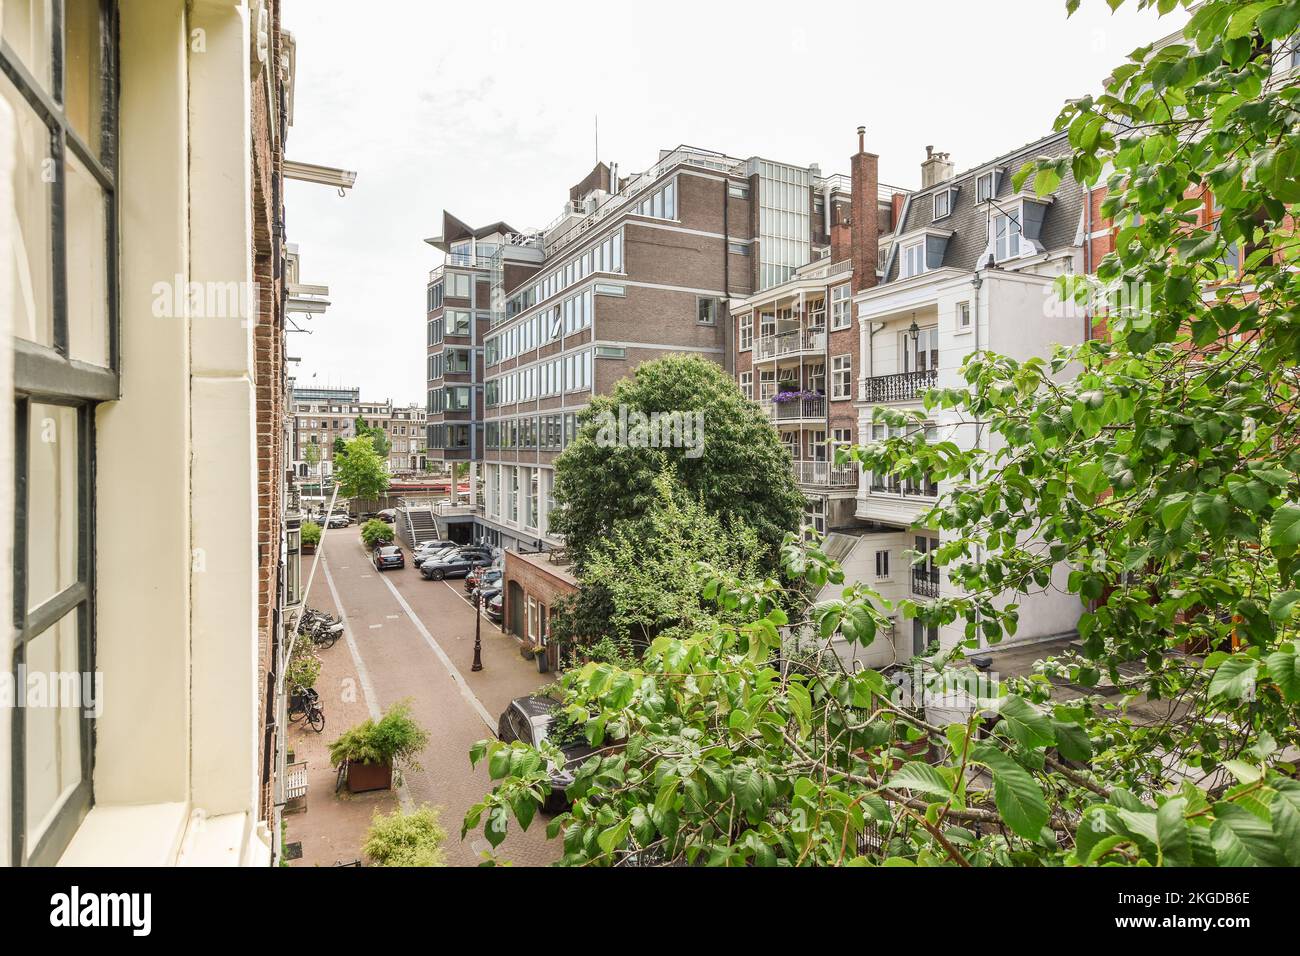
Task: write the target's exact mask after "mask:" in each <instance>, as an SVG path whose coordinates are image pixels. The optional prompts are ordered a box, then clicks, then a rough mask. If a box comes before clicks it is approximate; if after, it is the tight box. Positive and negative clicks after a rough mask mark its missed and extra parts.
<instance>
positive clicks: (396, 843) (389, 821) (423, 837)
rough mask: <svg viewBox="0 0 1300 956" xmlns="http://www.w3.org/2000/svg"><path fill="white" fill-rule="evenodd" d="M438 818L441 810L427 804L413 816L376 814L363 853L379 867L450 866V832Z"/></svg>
mask: <svg viewBox="0 0 1300 956" xmlns="http://www.w3.org/2000/svg"><path fill="white" fill-rule="evenodd" d="M438 817H439V812H438V809H437V808H436V807H431V806H429V805H428V804H427V803H425V804H421V805H420V807H419V809H417V810H412V811H411V812H410V813H403V812H402V811H401V810H394V811H393V812H392V813H390V814H388V815H387V816H384V815H383V814H381V813H376V814H375V815H374V817H373V818H372V819H371V821H370V829H369V831H367V833H366V842H365V843H364V844H363V845H362V847H361V850H362V852H363V853H365V855H366V856H368V857H369V858H370V859H371V861H372V862H374V864H375V865H376V866H446V865H447V864H446V859H445V856H444V854H443V850H442V843H443V841H444V840H445V839H447V831H446V830H444V829H443V828H442V825H441V824H440V823H439V822H438Z"/></svg>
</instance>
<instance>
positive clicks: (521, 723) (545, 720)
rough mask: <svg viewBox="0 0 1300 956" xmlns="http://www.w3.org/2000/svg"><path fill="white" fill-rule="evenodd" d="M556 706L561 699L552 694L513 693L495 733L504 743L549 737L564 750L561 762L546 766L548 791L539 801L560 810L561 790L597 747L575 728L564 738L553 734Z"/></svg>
mask: <svg viewBox="0 0 1300 956" xmlns="http://www.w3.org/2000/svg"><path fill="white" fill-rule="evenodd" d="M559 706H560V702H559V701H557V700H556V699H555V698H554V697H516V698H515V699H514V700H512V701H511V702H510V706H508V707H507V708H506V709H505V712H504V713H503V714H502V715H501V719H500V720H499V721H497V737H498V738H499V739H501V740H503V741H505V742H506V743H512V742H513V741H516V740H518V741H521V742H522V743H525V744H528V745H530V746H532V747H538V746H540V745H541V743H542V741H544V740H547V739H550V740H551V743H553V744H555V745H556V746H557V747H559V748H560V752H561V753H562V754H564V765H563V766H556V765H555V764H553V763H552V764H549V765H548V768H547V769H548V770H550V774H551V792H550V793H549V794H548V795H547V797H546V800H545V802H544V803H543V804H542V810H543V811H545V812H546V813H559V812H560V811H562V810H564V809H565V808H566V807H567V806H568V805H569V798H568V796H566V795H565V792H564V791H565V789H566V788H567V787H568V786H569V785H570V784H572V783H573V779H574V771H575V770H576V769H577V768H578V766H579V765H581V763H582V762H583V761H584V760H586V759H587V758H588V757H590V756H591V755H592V754H593V753H595V752H596V748H595V747H592V746H591V745H590V744H589V743H587V739H586V738H585V737H584V736H583V735H582V732H581V731H580V730H577V729H576V728H575V729H574V730H572V731H570V732H569V733H567V734H565V736H564V738H563V739H555V738H554V736H553V734H554V730H555V711H556V710H557V709H558V708H559Z"/></svg>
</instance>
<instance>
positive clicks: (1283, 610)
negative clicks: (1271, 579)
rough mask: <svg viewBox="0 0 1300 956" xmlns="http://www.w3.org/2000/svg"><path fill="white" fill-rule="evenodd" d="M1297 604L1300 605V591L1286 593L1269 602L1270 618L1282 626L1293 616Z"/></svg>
mask: <svg viewBox="0 0 1300 956" xmlns="http://www.w3.org/2000/svg"><path fill="white" fill-rule="evenodd" d="M1297 604H1300V591H1284V592H1283V593H1281V594H1279V595H1277V596H1276V597H1274V598H1273V600H1271V601H1269V602H1268V616H1269V617H1271V618H1272V619H1273V620H1275V621H1277V622H1278V623H1279V624H1280V623H1282V622H1283V621H1285V620H1287V619H1288V618H1289V617H1290V616H1291V612H1292V611H1294V610H1295V606H1296V605H1297Z"/></svg>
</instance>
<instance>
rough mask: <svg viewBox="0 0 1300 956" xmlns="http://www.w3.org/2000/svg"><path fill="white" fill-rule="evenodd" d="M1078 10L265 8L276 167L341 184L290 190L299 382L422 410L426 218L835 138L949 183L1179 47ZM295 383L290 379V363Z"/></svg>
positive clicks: (1128, 19) (891, 166)
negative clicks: (666, 154)
mask: <svg viewBox="0 0 1300 956" xmlns="http://www.w3.org/2000/svg"><path fill="white" fill-rule="evenodd" d="M1130 6H1135V4H1133V3H1130V4H1128V5H1126V7H1125V8H1123V9H1122V11H1121V12H1120V13H1117V14H1114V15H1112V14H1111V13H1110V12H1109V8H1108V7H1107V5H1106V3H1105V2H1104V0H1084V3H1083V9H1082V10H1080V11H1079V13H1077V14H1075V15H1074V17H1072V18H1070V19H1068V20H1067V19H1066V16H1065V2H1064V0H906V2H904V0H891V2H882V0H857V2H844V3H840V2H834V0H822V2H818V3H815V4H810V5H808V6H806V7H804V6H799V5H793V6H792V5H790V4H784V5H782V7H783V9H782V10H780V11H778V10H777V9H776V8H775V7H776V5H770V7H769V5H768V4H764V3H741V2H728V3H719V2H713V0H693V2H685V3H679V2H673V0H659V2H656V3H638V4H611V3H608V2H602V3H585V2H582V3H580V2H570V0H564V2H551V3H538V2H536V0H532V2H515V0H493V2H490V3H487V2H481V3H472V2H471V3H441V2H434V3H431V2H427V0H384V2H383V3H373V4H370V5H358V4H357V3H356V2H355V0H287V2H286V3H285V5H284V13H283V24H284V27H285V28H286V29H288V30H291V31H292V32H293V33H294V35H295V37H296V39H297V44H298V62H297V81H296V91H295V102H294V125H293V127H292V129H291V130H290V133H289V140H288V149H287V154H288V157H289V158H290V159H295V160H299V161H304V162H310V163H320V164H323V165H327V166H338V167H343V168H345V169H350V170H354V171H356V173H357V181H356V186H355V188H354V189H353V190H352V191H351V192H350V193H349V194H348V195H347V196H346V197H343V198H340V197H339V196H338V194H337V192H336V191H335V190H333V189H331V188H329V187H325V186H313V185H309V184H304V183H296V182H295V183H290V184H289V185H288V189H287V205H288V211H287V223H288V233H289V240H290V241H291V242H295V243H297V244H298V247H299V251H300V253H301V257H302V279H303V281H304V282H309V283H322V284H325V285H328V286H329V287H330V299H331V301H332V303H333V304H332V305H331V307H330V309H329V311H328V312H327V313H326V314H325V315H324V316H322V317H318V318H315V319H313V320H310V321H301V319H300V321H299V324H301V325H302V326H303V327H304V328H307V329H310V330H311V332H312V334H311V335H305V334H296V333H295V334H292V335H291V336H290V339H289V354H290V355H293V356H298V357H300V358H301V359H302V361H301V363H299V364H298V365H297V366H296V369H297V372H296V375H297V378H298V380H299V382H300V383H313V384H317V385H336V386H338V385H348V386H351V385H358V386H360V387H361V391H362V397H363V398H366V399H384V398H391V399H393V400H394V401H395V402H398V403H401V404H405V403H408V402H417V401H418V402H421V403H423V402H424V397H425V377H424V374H425V373H424V368H425V365H424V354H425V329H424V324H425V313H424V288H425V280H426V278H427V276H428V271H429V270H430V269H431V268H433V267H434V266H436V265H437V264H438V263H439V262H440V261H441V254H440V253H439V252H437V251H436V250H435V249H433V248H432V247H431V246H428V245H426V244H425V243H424V239H425V238H426V237H428V236H432V235H435V234H436V233H437V232H438V230H439V228H440V225H441V214H442V210H443V209H444V208H446V209H448V210H449V211H451V212H453V213H454V214H456V215H457V216H459V217H460V218H461V219H463V220H465V221H466V222H469V223H471V224H476V225H478V224H484V223H489V222H495V221H497V220H499V219H504V220H505V221H506V222H509V223H510V224H511V225H513V226H515V227H516V228H519V229H525V228H528V227H532V226H542V225H545V224H546V223H548V222H550V221H551V220H552V219H553V218H554V217H555V216H557V215H558V214H559V212H560V210H561V206H562V204H563V203H564V201H565V200H567V199H568V189H569V187H570V186H571V185H573V184H574V183H576V182H578V181H579V180H580V179H581V178H582V177H583V176H584V175H585V174H586V173H587V172H588V171H589V170H590V169H591V167H592V166H593V165H594V164H595V162H596V159H597V152H596V142H595V135H594V127H595V119H596V117H597V116H599V131H600V139H599V158H600V159H601V160H604V161H606V162H617V163H618V164H619V167H620V171H621V172H622V173H624V174H627V173H631V172H635V171H638V170H641V169H644V168H645V167H647V166H649V165H651V164H652V163H653V162H654V161H655V160H656V159H657V152H658V150H659V149H660V148H665V147H672V146H676V145H678V144H680V143H687V144H690V145H693V146H701V147H706V148H710V149H716V150H719V151H722V152H725V153H728V154H730V155H732V156H737V157H741V158H745V157H749V156H754V155H761V156H765V157H768V158H770V159H774V160H779V161H784V162H790V163H797V164H800V165H807V164H811V163H819V164H820V165H821V167H822V170H823V172H826V173H833V172H839V173H847V172H848V157H849V155H850V154H851V153H852V152H853V151H854V150H855V149H856V132H855V130H856V128H857V127H858V126H859V125H860V124H861V125H865V126H866V127H867V148H868V149H870V150H872V151H873V152H876V153H879V155H880V176H881V180H882V181H884V182H887V183H891V184H894V185H898V186H904V187H916V186H918V185H919V179H920V163H921V160H922V159H923V158H924V156H925V147H926V145H927V144H932V145H933V146H934V147H935V148H936V149H939V150H946V151H948V152H949V153H951V154H952V158H953V161H954V162H955V163H956V165H957V169H958V170H959V171H960V170H964V169H966V168H968V167H971V166H974V165H976V164H978V163H980V162H981V161H983V160H985V159H988V158H991V157H993V156H996V155H998V154H1000V153H1004V152H1006V151H1008V150H1010V149H1013V148H1015V147H1017V146H1020V145H1022V144H1024V143H1026V142H1028V141H1030V140H1033V139H1036V138H1038V137H1039V136H1042V135H1045V134H1046V133H1048V132H1050V130H1051V124H1052V120H1053V119H1054V118H1055V116H1056V113H1057V111H1058V109H1059V108H1060V105H1061V103H1062V101H1064V100H1065V99H1067V98H1069V97H1074V96H1079V95H1082V94H1084V93H1088V92H1092V91H1095V90H1096V89H1097V88H1098V87H1099V86H1100V82H1101V79H1102V78H1103V77H1104V76H1105V75H1106V73H1107V72H1108V71H1109V70H1110V69H1111V68H1113V67H1114V66H1116V65H1117V64H1119V63H1120V62H1122V61H1123V60H1124V59H1125V58H1126V57H1127V55H1128V54H1129V53H1130V52H1131V51H1132V50H1133V49H1134V48H1136V47H1138V46H1141V45H1142V44H1144V43H1147V42H1149V41H1151V40H1154V39H1157V38H1158V37H1160V36H1163V35H1164V34H1166V33H1169V32H1171V31H1172V30H1174V29H1177V28H1178V27H1180V26H1181V25H1182V23H1183V22H1184V20H1185V16H1184V15H1179V16H1178V17H1177V18H1175V17H1174V16H1171V17H1166V18H1164V19H1163V20H1158V19H1157V18H1156V17H1155V15H1154V14H1151V13H1145V14H1142V13H1138V12H1137V11H1136V10H1130V9H1128V7H1130ZM292 368H295V366H291V369H292Z"/></svg>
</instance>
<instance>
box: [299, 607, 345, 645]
mask: <svg viewBox="0 0 1300 956" xmlns="http://www.w3.org/2000/svg"><path fill="white" fill-rule="evenodd" d="M298 633H299V634H302V635H304V636H306V637H309V638H311V642H312V643H313V644H315V645H316V646H317V647H333V646H334V644H335V643H336V642H337V641H338V639H339V638H340V637H342V636H343V622H342V620H340V619H339V618H336V617H332V616H331V615H329V614H326V613H325V612H323V611H314V610H312V609H310V608H308V609H307V610H306V611H304V612H303V615H302V619H301V620H300V621H299V622H298Z"/></svg>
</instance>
